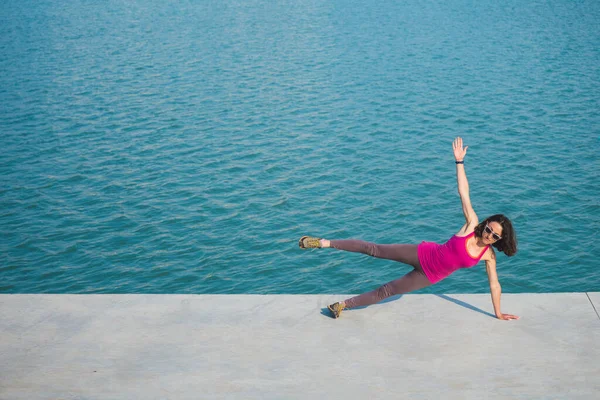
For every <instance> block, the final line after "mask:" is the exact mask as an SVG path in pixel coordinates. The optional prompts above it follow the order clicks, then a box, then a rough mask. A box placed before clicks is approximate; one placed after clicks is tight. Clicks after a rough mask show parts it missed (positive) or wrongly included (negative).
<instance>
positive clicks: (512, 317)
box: [496, 314, 519, 321]
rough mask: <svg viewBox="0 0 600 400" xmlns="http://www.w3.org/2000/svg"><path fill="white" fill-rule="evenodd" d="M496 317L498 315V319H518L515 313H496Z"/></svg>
mask: <svg viewBox="0 0 600 400" xmlns="http://www.w3.org/2000/svg"><path fill="white" fill-rule="evenodd" d="M496 317H498V319H503V320H506V321H508V320H509V319H519V317H517V316H516V315H511V314H500V315H496Z"/></svg>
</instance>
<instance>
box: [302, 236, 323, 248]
mask: <svg viewBox="0 0 600 400" xmlns="http://www.w3.org/2000/svg"><path fill="white" fill-rule="evenodd" d="M298 246H300V248H301V249H320V248H321V238H316V237H312V236H302V237H301V238H300V240H299V241H298Z"/></svg>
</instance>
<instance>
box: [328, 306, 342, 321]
mask: <svg viewBox="0 0 600 400" xmlns="http://www.w3.org/2000/svg"><path fill="white" fill-rule="evenodd" d="M327 308H328V309H329V311H331V316H332V317H333V319H338V318H339V317H340V314H336V313H335V311H334V309H333V308H331V307H330V306H327Z"/></svg>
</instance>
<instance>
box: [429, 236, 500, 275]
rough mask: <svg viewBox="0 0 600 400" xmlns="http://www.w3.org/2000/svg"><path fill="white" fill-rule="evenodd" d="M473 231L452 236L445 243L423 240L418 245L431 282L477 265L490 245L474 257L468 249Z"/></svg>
mask: <svg viewBox="0 0 600 400" xmlns="http://www.w3.org/2000/svg"><path fill="white" fill-rule="evenodd" d="M474 234H475V232H471V233H470V234H468V235H467V236H462V237H461V236H456V235H454V236H452V237H451V238H450V240H448V241H447V242H446V243H444V244H437V243H433V242H421V244H419V246H418V247H417V254H418V256H419V262H420V263H421V267H422V268H423V272H424V273H425V275H426V276H427V279H429V281H430V282H431V283H436V282H439V281H441V280H442V279H444V278H445V277H447V276H448V275H450V274H451V273H453V272H454V271H456V270H457V269H459V268H469V267H472V266H474V265H476V264H477V263H478V262H479V260H481V257H483V254H484V253H485V252H486V250H487V249H488V247H489V246H486V247H485V249H483V251H482V252H481V254H479V256H478V257H473V256H471V255H470V254H469V252H468V251H467V240H468V239H469V238H470V237H471V236H473V235H474Z"/></svg>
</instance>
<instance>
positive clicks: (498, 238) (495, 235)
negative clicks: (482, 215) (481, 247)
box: [484, 224, 502, 240]
mask: <svg viewBox="0 0 600 400" xmlns="http://www.w3.org/2000/svg"><path fill="white" fill-rule="evenodd" d="M484 230H485V232H486V233H491V234H492V237H493V238H494V239H495V240H500V239H502V236H500V235H498V234H497V233H495V232H494V231H493V230H492V228H490V227H489V226H488V224H485V228H484Z"/></svg>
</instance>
